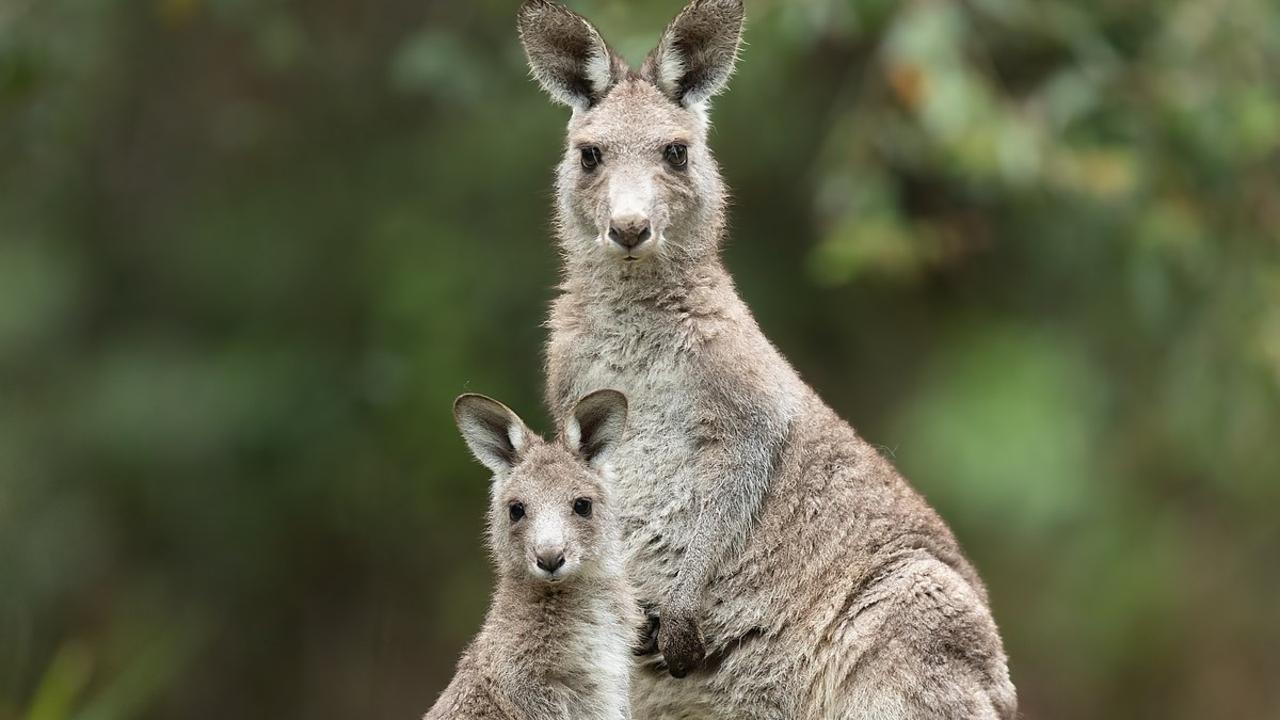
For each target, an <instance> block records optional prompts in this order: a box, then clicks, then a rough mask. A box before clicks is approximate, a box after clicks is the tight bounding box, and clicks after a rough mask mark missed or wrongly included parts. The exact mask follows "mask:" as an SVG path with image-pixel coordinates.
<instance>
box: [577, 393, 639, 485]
mask: <svg viewBox="0 0 1280 720" xmlns="http://www.w3.org/2000/svg"><path fill="white" fill-rule="evenodd" d="M626 425H627V396H626V395H623V394H622V393H620V392H618V391H617V390H597V391H595V392H593V393H590V394H588V395H585V396H584V397H583V398H582V399H581V400H579V401H578V404H577V405H575V406H574V407H573V412H572V413H571V414H570V415H569V419H568V420H567V421H566V422H565V427H564V440H565V442H566V443H567V444H568V445H569V448H570V449H571V450H574V451H576V452H577V453H578V454H579V455H581V456H582V458H583V459H584V460H586V461H587V462H588V463H590V464H591V465H592V466H595V467H599V466H600V465H601V464H602V463H603V462H604V461H605V460H606V459H608V456H609V453H610V452H611V451H612V450H613V449H614V448H615V447H616V446H617V444H618V443H619V442H621V441H622V433H623V430H625V429H626Z"/></svg>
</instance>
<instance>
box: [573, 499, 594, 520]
mask: <svg viewBox="0 0 1280 720" xmlns="http://www.w3.org/2000/svg"><path fill="white" fill-rule="evenodd" d="M573 511H574V512H575V513H577V514H579V515H581V516H582V517H591V498H578V499H577V500H574V501H573Z"/></svg>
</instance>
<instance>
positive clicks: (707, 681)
mask: <svg viewBox="0 0 1280 720" xmlns="http://www.w3.org/2000/svg"><path fill="white" fill-rule="evenodd" d="M539 4H540V5H541V4H545V3H539ZM563 12H568V11H567V10H566V11H563ZM716 12H719V13H721V18H722V23H723V24H724V25H725V27H727V28H728V30H726V31H724V32H719V33H717V32H714V28H715V21H714V20H700V21H699V23H697V25H698V27H700V28H703V31H701V32H696V33H689V34H687V35H686V36H682V37H683V38H684V39H683V40H682V43H684V44H681V43H676V45H677V46H679V47H681V48H682V52H685V53H687V54H688V56H689V57H699V58H726V57H727V58H729V60H728V61H727V62H728V66H727V67H725V65H724V62H725V61H723V60H722V61H720V64H719V65H717V66H716V67H718V68H720V69H721V70H722V71H723V72H717V73H704V74H706V76H707V77H713V78H720V82H721V83H722V82H723V78H727V76H728V71H729V70H731V67H732V60H731V59H732V56H733V55H734V54H735V53H736V43H737V33H738V27H739V23H740V18H741V3H740V2H736V0H715V1H709V0H708V1H699V2H695V3H693V4H692V5H690V6H689V8H687V9H686V10H685V11H684V13H682V15H681V17H686V16H689V15H690V14H693V16H700V14H702V13H711V15H709V16H707V17H713V16H714V13H716ZM584 22H585V21H584ZM681 26H682V22H681V20H679V19H677V21H676V22H674V23H673V25H672V28H676V29H677V32H678V31H679V28H680V27H681ZM671 32H672V30H671V29H670V28H669V29H668V31H667V33H666V34H664V38H663V40H662V41H660V43H659V49H658V50H655V52H654V54H651V55H650V60H649V61H647V62H646V68H647V69H642V72H641V73H624V74H622V75H621V76H620V79H617V80H615V82H614V84H613V85H612V86H611V88H610V90H609V92H608V93H607V94H606V95H605V96H604V97H603V98H601V99H600V100H599V101H598V102H596V103H594V104H593V105H592V106H590V107H582V108H577V109H575V112H574V113H573V116H572V117H571V119H570V121H569V126H568V143H567V147H566V152H565V155H564V159H563V161H562V162H561V164H560V166H559V168H558V173H557V178H558V179H557V190H558V192H557V206H556V218H557V235H558V238H559V243H560V250H561V254H562V257H563V260H564V274H563V281H562V284H561V286H560V295H559V297H557V298H556V300H555V301H554V303H553V305H552V309H551V317H550V320H549V322H548V325H549V327H550V330H551V338H550V342H549V345H548V349H547V376H548V381H547V382H548V386H547V395H548V402H549V404H550V407H551V409H552V411H553V413H554V414H555V415H556V416H557V417H561V418H563V417H567V416H568V415H569V414H570V412H571V410H572V408H573V407H574V401H575V399H576V398H577V397H579V396H580V395H581V394H582V393H584V392H587V391H589V390H591V389H593V388H597V387H616V388H619V389H621V390H622V391H624V392H626V394H627V396H628V398H629V399H630V403H631V406H630V415H629V421H628V433H627V439H626V442H624V443H623V444H622V445H621V446H620V447H619V448H618V451H617V458H616V459H615V467H616V468H617V479H616V483H615V485H614V488H615V489H616V491H617V497H618V503H619V509H620V512H621V514H622V520H623V524H624V538H625V544H626V548H627V565H628V571H629V575H630V578H631V580H632V582H633V583H634V584H635V586H636V588H637V590H638V592H639V594H640V597H641V599H642V600H643V601H645V602H646V603H649V604H653V605H656V606H658V608H659V615H660V618H661V621H660V625H659V630H658V634H657V646H658V648H659V649H660V650H661V652H662V658H661V659H659V658H657V657H656V656H655V657H653V658H651V659H650V662H649V664H648V665H647V666H646V667H645V668H644V669H642V670H640V671H638V672H637V674H636V676H635V678H634V680H633V690H632V692H633V709H634V711H635V714H636V717H637V718H642V719H648V718H673V719H674V718H695V717H696V718H810V719H814V720H818V719H822V720H825V719H827V718H1012V717H1014V716H1015V714H1016V710H1015V708H1016V697H1015V691H1014V688H1013V685H1012V684H1011V682H1010V680H1009V675H1008V670H1007V663H1006V658H1005V654H1004V650H1003V647H1002V643H1001V640H1000V636H999V633H998V631H997V629H996V626H995V623H994V622H993V620H992V618H991V613H990V611H989V609H988V603H987V594H986V590H985V588H984V586H983V584H982V582H981V580H980V579H979V578H978V575H977V573H976V572H975V571H974V569H973V567H972V566H971V565H970V564H969V562H968V561H967V560H966V559H965V557H964V556H963V554H962V553H961V551H960V548H959V547H958V545H957V543H956V541H955V538H954V537H953V535H952V533H951V532H950V530H949V529H948V528H947V527H946V525H945V524H944V523H943V522H942V520H941V519H940V518H939V517H938V516H937V514H936V513H935V512H934V511H933V510H932V509H931V508H930V507H929V506H928V505H927V504H926V503H925V502H924V500H923V499H922V498H921V497H920V496H919V495H918V494H917V493H916V492H915V491H914V490H912V489H911V487H910V486H909V485H908V484H907V483H906V482H905V481H904V480H903V479H902V478H901V477H900V476H899V474H898V473H897V472H896V471H895V470H894V468H893V467H892V466H891V465H890V463H889V462H888V461H887V460H885V459H884V458H883V457H881V456H880V455H879V454H877V453H876V451H875V450H874V449H873V448H872V447H870V446H869V445H868V444H867V443H866V442H865V441H864V440H863V439H862V438H860V437H859V436H858V435H857V433H855V432H854V430H853V429H852V428H850V427H849V425H848V424H847V423H845V422H844V421H843V420H842V419H841V418H840V417H838V416H837V415H836V414H835V413H834V412H833V411H832V410H831V409H830V408H828V407H827V406H826V405H825V404H824V403H823V402H822V400H821V399H820V398H819V397H818V396H817V394H816V393H815V392H814V391H813V390H812V389H810V388H809V387H808V386H807V385H806V384H805V383H804V382H803V381H802V380H801V379H800V377H799V375H798V374H797V373H796V372H795V370H793V369H792V368H791V366H790V365H789V364H788V363H787V361H786V360H785V359H784V358H783V357H782V356H781V354H779V352H778V351H777V349H775V348H774V346H773V345H772V344H771V343H770V342H769V341H768V340H767V339H766V338H765V337H764V335H763V334H762V333H761V331H760V329H759V327H758V326H757V325H756V322H755V320H754V319H753V318H752V316H751V313H750V311H749V310H748V308H747V307H746V305H745V304H744V303H743V302H742V300H741V299H740V298H739V297H738V295H737V293H736V291H735V289H734V286H733V282H732V279H731V278H730V277H729V275H728V273H727V272H726V271H725V269H724V267H723V265H722V263H721V261H720V258H719V250H720V246H721V244H722V239H723V236H724V231H725V225H726V211H725V207H726V197H725V190H724V186H723V183H722V181H721V179H720V174H719V171H718V169H717V166H716V163H715V160H714V159H713V158H712V156H711V152H710V150H709V149H708V148H707V145H706V139H707V125H708V123H707V118H706V108H705V103H703V102H700V101H701V100H704V99H705V98H704V97H703V94H704V93H705V88H713V89H712V90H711V91H712V92H714V90H716V89H719V86H718V85H717V84H716V83H715V82H711V83H710V84H700V83H693V84H692V85H691V87H697V88H703V89H702V90H701V91H699V92H697V93H696V94H690V92H689V88H686V90H685V93H684V94H676V95H673V94H672V93H671V92H670V88H666V89H664V88H659V87H658V86H656V85H655V84H654V81H655V78H656V76H655V75H654V70H653V68H654V62H655V61H654V58H658V57H660V56H661V53H662V48H663V46H664V44H667V45H671V43H670V42H669V40H670V34H671ZM729 36H732V37H733V38H734V48H733V50H732V51H731V52H726V51H725V48H724V47H723V38H725V37H729ZM690 38H693V39H694V40H692V42H706V43H710V46H706V47H688V46H687V43H688V42H691V40H689V39H690ZM697 38H702V39H703V40H696V39H697ZM529 42H530V38H529V37H527V33H526V37H525V44H526V47H528V46H529ZM530 59H531V63H533V64H535V66H536V64H537V59H536V58H533V57H531V58H530ZM721 76H723V77H721ZM691 99H692V100H694V101H695V102H690V100H691ZM675 142H678V143H681V144H684V145H687V148H688V150H687V156H688V162H687V166H685V167H675V166H673V165H671V164H669V163H667V162H665V161H664V154H663V152H664V151H663V148H664V147H667V146H669V145H670V144H671V143H675ZM586 146H590V147H595V148H599V149H600V151H601V157H602V158H603V159H602V162H601V163H600V164H599V166H598V167H594V168H591V169H585V168H584V166H583V165H582V164H581V158H580V155H579V152H578V148H581V147H586ZM620 205H625V206H626V212H627V213H629V215H628V217H633V216H635V215H636V214H637V213H639V214H641V215H643V216H644V217H645V218H646V219H647V220H648V221H649V222H650V223H651V225H652V227H653V235H654V237H655V238H656V239H655V240H654V241H653V242H652V243H649V244H648V247H646V248H645V252H643V253H632V252H629V251H624V250H620V249H619V248H618V247H616V246H615V244H613V243H610V242H609V240H608V239H607V232H606V231H607V228H608V227H609V223H610V222H612V221H613V220H614V218H615V216H616V215H617V214H618V213H620V212H621V210H619V206H620ZM662 661H665V666H666V667H668V668H669V669H670V671H671V673H672V674H674V675H687V677H684V678H683V679H673V678H672V677H670V676H668V675H667V673H665V672H662V671H661V669H662V668H663V667H664V663H663V662H662Z"/></svg>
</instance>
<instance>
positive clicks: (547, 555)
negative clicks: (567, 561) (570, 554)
mask: <svg viewBox="0 0 1280 720" xmlns="http://www.w3.org/2000/svg"><path fill="white" fill-rule="evenodd" d="M537 560H538V567H539V568H542V569H543V570H545V571H547V572H548V573H554V572H555V571H557V570H559V569H560V568H561V567H563V566H564V552H563V551H561V550H553V551H551V552H540V553H538V558H537Z"/></svg>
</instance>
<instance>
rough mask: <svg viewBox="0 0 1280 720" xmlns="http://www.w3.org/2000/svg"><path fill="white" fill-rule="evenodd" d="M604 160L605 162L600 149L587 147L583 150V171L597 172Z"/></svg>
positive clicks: (592, 146)
mask: <svg viewBox="0 0 1280 720" xmlns="http://www.w3.org/2000/svg"><path fill="white" fill-rule="evenodd" d="M603 160H604V157H603V156H602V155H601V153H600V148H598V147H596V146H595V145H589V146H587V147H584V148H582V169H583V170H588V171H590V170H595V169H596V168H597V167H599V166H600V163H601V162H602V161H603Z"/></svg>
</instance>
